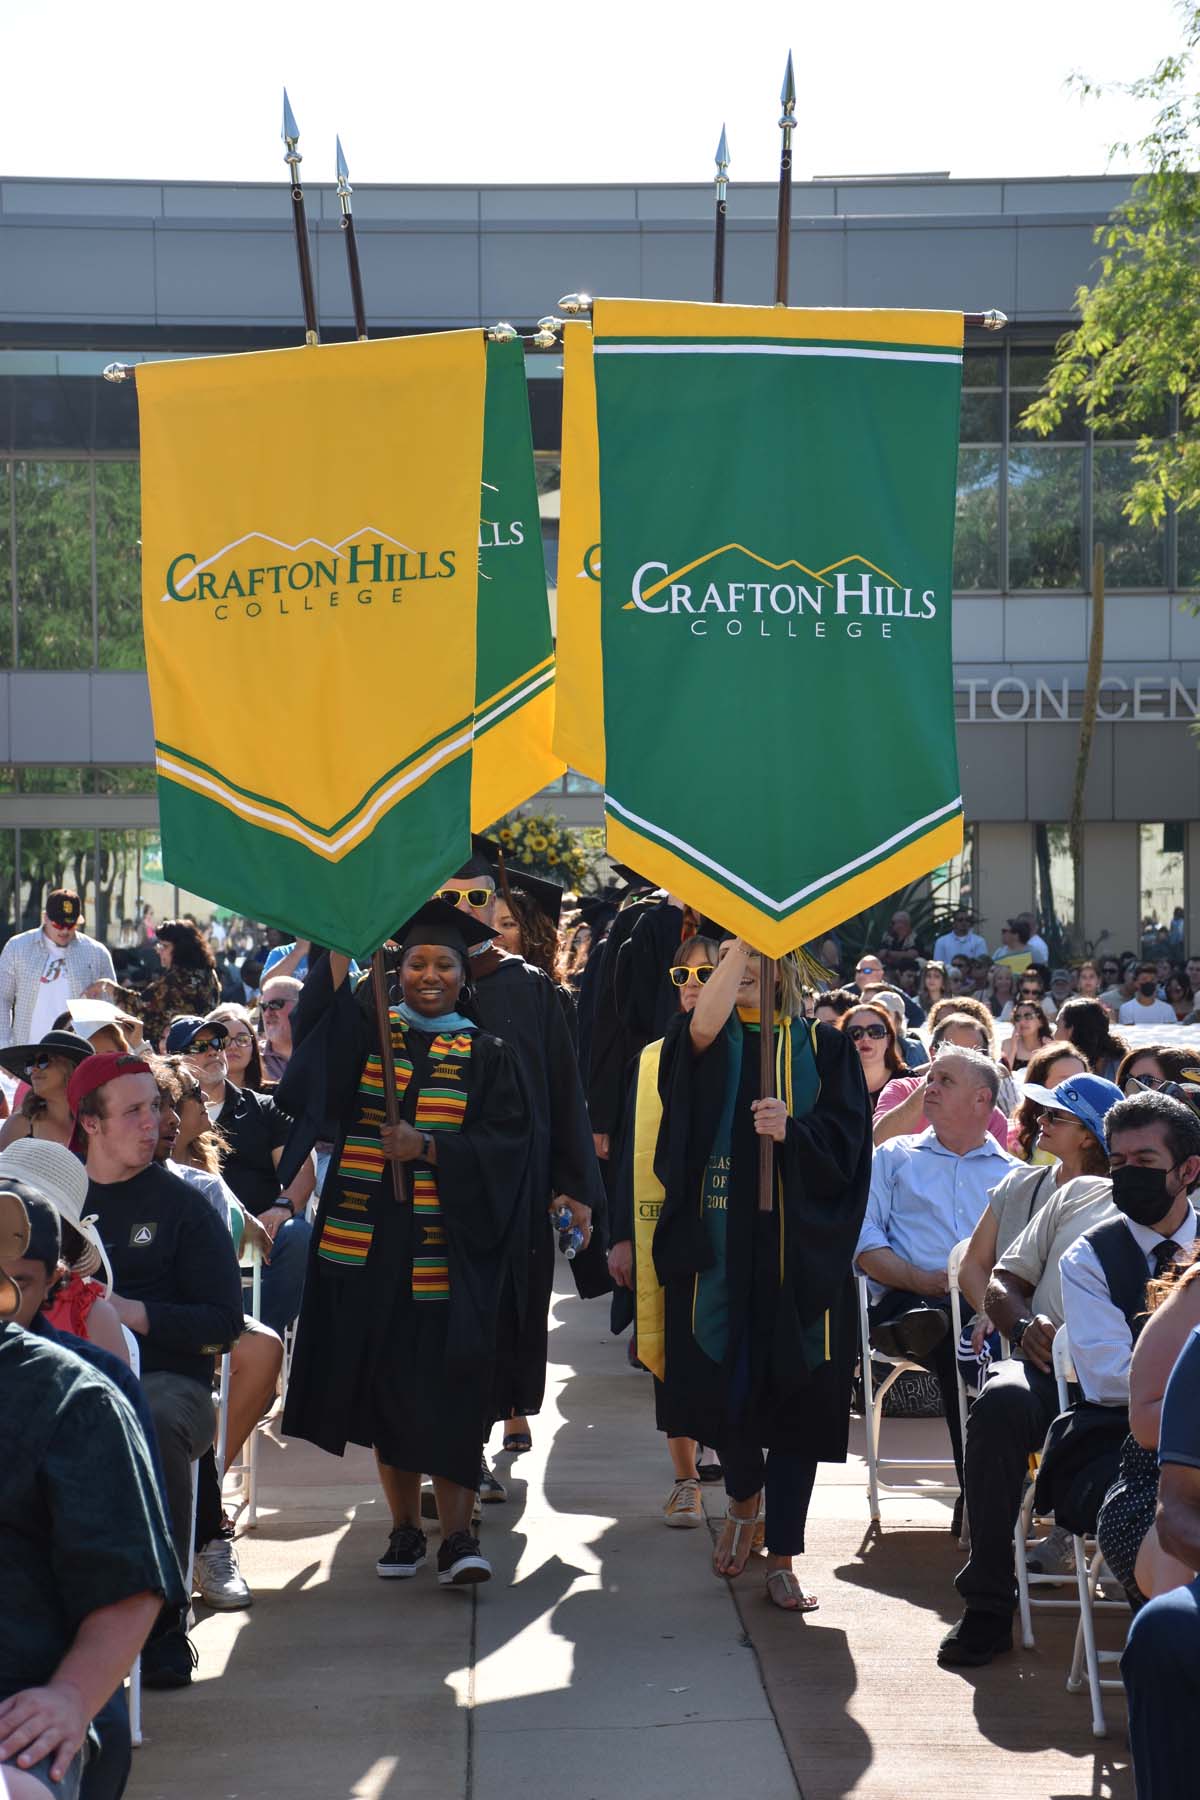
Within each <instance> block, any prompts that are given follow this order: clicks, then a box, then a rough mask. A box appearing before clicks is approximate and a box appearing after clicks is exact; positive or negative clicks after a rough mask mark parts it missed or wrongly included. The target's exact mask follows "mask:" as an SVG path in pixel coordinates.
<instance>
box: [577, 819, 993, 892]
mask: <svg viewBox="0 0 1200 1800" xmlns="http://www.w3.org/2000/svg"><path fill="white" fill-rule="evenodd" d="M605 804H606V805H607V806H611V807H612V809H613V811H614V812H618V813H620V815H621V817H622V818H623V819H628V820H629V823H630V824H631V825H636V826H637V828H638V829H639V831H644V832H645V833H646V835H647V836H648V837H653V838H657V839H658V840H659V842H660V843H663V844H670V845H671V846H672V847H673V848H674V849H676V850H681V851H682V852H683V854H684V855H685V856H689V857H690V858H691V859H692V861H693V862H698V863H701V864H702V865H703V866H704V867H705V868H707V869H712V870H713V871H714V873H716V874H717V875H719V876H720V877H721V878H722V880H723V881H726V882H728V884H729V886H730V887H735V888H741V890H742V892H743V893H744V894H749V896H750V898H751V899H752V900H758V901H760V902H761V904H762V905H763V906H769V907H770V908H771V910H772V912H777V913H780V914H782V913H786V912H790V911H791V910H792V908H793V907H794V906H796V905H798V904H799V902H800V901H801V900H807V899H808V898H809V897H810V896H811V895H812V894H815V893H816V892H817V891H818V889H820V888H824V887H828V886H829V884H830V882H832V881H840V880H841V878H842V877H843V876H844V875H852V874H853V873H854V871H855V869H861V868H862V866H863V864H864V863H869V862H874V860H875V858H876V857H877V856H882V855H883V854H884V852H885V851H888V850H894V849H895V847H896V845H897V844H901V843H903V842H904V840H905V839H906V838H911V837H915V836H916V835H917V833H918V832H920V831H924V830H926V828H927V827H928V826H930V825H935V824H936V823H937V821H938V820H939V819H945V818H949V816H950V815H951V814H952V813H956V812H961V810H962V795H961V794H959V795H958V796H957V797H956V798H955V799H953V800H951V801H950V802H949V803H948V804H947V805H946V806H939V807H938V808H937V810H936V811H935V812H931V813H926V815H925V817H924V818H923V819H917V820H916V821H915V823H913V824H912V825H906V826H905V827H904V829H903V830H902V831H897V832H896V833H894V835H893V836H892V837H890V838H885V839H884V841H883V843H882V844H876V846H875V848H874V849H873V850H865V851H864V852H863V854H862V855H861V856H856V857H855V858H854V860H853V861H852V862H848V863H843V864H842V866H841V868H840V869H833V870H831V871H830V873H829V874H828V875H821V876H819V877H818V878H817V880H816V881H810V882H809V884H808V886H807V887H802V888H799V889H797V891H796V892H795V893H794V894H790V895H789V896H788V898H787V899H786V900H773V899H772V898H771V896H770V894H764V893H763V891H762V889H761V888H756V887H754V886H753V885H752V884H751V883H750V882H748V881H743V880H742V878H741V876H740V875H735V874H734V872H733V870H732V869H727V868H726V867H725V866H724V864H723V863H719V862H715V861H714V860H713V858H712V857H711V856H705V854H704V852H703V851H702V850H697V849H696V848H695V847H694V845H692V844H687V843H685V842H684V840H683V839H682V838H678V837H675V836H674V835H673V833H671V832H669V831H664V830H663V828H662V826H661V825H652V824H651V823H650V821H649V819H643V818H639V816H638V814H637V813H635V812H630V810H629V808H628V807H627V806H622V805H621V802H620V801H619V800H614V799H613V797H612V795H611V794H606V795H605Z"/></svg>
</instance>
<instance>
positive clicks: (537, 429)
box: [529, 380, 562, 451]
mask: <svg viewBox="0 0 1200 1800" xmlns="http://www.w3.org/2000/svg"><path fill="white" fill-rule="evenodd" d="M529 418H530V423H531V424H532V426H533V446H534V449H535V450H554V451H560V450H561V449H562V382H561V381H545V380H543V381H531V382H530V383H529Z"/></svg>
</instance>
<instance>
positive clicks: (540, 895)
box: [504, 863, 566, 926]
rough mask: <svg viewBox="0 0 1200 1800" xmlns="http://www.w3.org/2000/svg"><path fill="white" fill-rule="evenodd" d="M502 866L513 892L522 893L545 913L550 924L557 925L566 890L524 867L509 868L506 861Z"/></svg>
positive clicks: (555, 882)
mask: <svg viewBox="0 0 1200 1800" xmlns="http://www.w3.org/2000/svg"><path fill="white" fill-rule="evenodd" d="M504 868H505V874H506V875H507V876H508V885H509V887H510V888H511V889H512V891H513V893H514V894H524V896H525V898H526V899H527V900H531V901H532V902H533V904H534V906H536V907H537V909H538V911H539V912H543V913H545V915H546V917H547V918H548V919H549V921H550V923H551V924H552V925H554V926H557V925H558V922H559V920H560V918H561V917H562V908H563V895H564V893H565V891H566V890H565V889H564V888H561V887H560V886H559V884H558V882H557V881H545V880H543V878H542V877H541V876H540V875H530V874H529V873H528V872H527V870H525V869H511V868H509V866H508V864H507V863H506V864H505V865H504Z"/></svg>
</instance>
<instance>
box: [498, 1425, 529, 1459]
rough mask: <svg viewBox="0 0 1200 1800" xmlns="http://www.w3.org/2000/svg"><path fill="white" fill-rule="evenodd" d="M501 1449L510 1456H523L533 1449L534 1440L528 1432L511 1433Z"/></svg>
mask: <svg viewBox="0 0 1200 1800" xmlns="http://www.w3.org/2000/svg"><path fill="white" fill-rule="evenodd" d="M500 1447H501V1449H502V1450H506V1451H507V1452H508V1454H509V1455H510V1456H522V1455H523V1454H524V1453H525V1451H526V1450H532V1449H533V1438H532V1437H531V1436H530V1434H529V1432H527V1431H510V1432H508V1433H507V1435H506V1436H505V1439H504V1442H503V1444H502V1445H501V1446H500Z"/></svg>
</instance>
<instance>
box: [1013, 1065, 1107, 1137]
mask: <svg viewBox="0 0 1200 1800" xmlns="http://www.w3.org/2000/svg"><path fill="white" fill-rule="evenodd" d="M1021 1098H1022V1099H1023V1100H1036V1101H1037V1103H1038V1105H1039V1106H1048V1107H1051V1108H1052V1109H1053V1110H1054V1111H1055V1112H1067V1113H1071V1114H1073V1116H1074V1117H1075V1118H1077V1119H1078V1120H1079V1123H1080V1124H1081V1125H1086V1127H1087V1129H1088V1130H1089V1131H1090V1132H1091V1134H1092V1136H1093V1137H1094V1138H1095V1139H1096V1141H1097V1143H1098V1144H1099V1145H1100V1147H1101V1148H1102V1149H1103V1150H1105V1151H1107V1149H1108V1140H1107V1139H1106V1137H1105V1135H1104V1116H1105V1114H1106V1113H1107V1112H1109V1111H1110V1109H1111V1108H1112V1107H1114V1106H1115V1105H1116V1104H1117V1101H1118V1100H1123V1099H1124V1098H1125V1096H1124V1094H1123V1093H1122V1092H1121V1090H1120V1088H1119V1087H1118V1086H1117V1084H1116V1082H1115V1081H1105V1079H1104V1077H1103V1075H1071V1076H1069V1077H1068V1078H1067V1080H1066V1081H1060V1082H1059V1084H1058V1086H1057V1087H1054V1088H1048V1087H1040V1086H1039V1085H1038V1083H1037V1082H1034V1081H1027V1082H1026V1083H1025V1086H1024V1087H1023V1088H1022V1089H1021Z"/></svg>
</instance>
